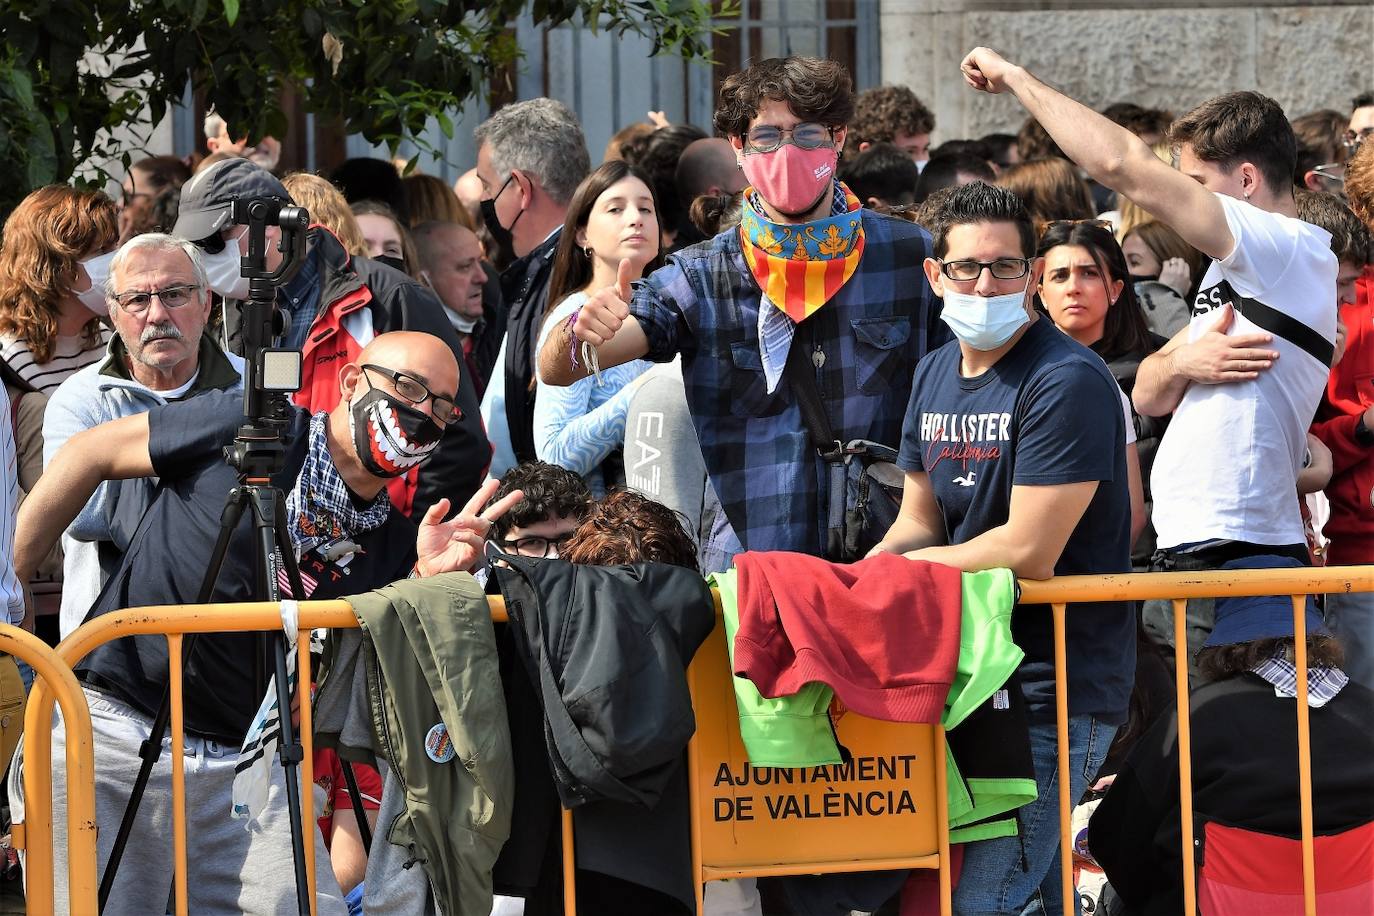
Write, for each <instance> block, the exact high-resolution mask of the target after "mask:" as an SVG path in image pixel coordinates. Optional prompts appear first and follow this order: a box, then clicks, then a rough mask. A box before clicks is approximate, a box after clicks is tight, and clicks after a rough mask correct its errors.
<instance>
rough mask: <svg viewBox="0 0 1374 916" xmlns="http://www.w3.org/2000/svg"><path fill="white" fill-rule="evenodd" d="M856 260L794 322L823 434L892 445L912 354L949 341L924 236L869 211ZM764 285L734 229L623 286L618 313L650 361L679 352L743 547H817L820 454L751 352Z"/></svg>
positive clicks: (711, 463)
mask: <svg viewBox="0 0 1374 916" xmlns="http://www.w3.org/2000/svg"><path fill="white" fill-rule="evenodd" d="M862 212H863V226H864V233H865V243H864V253H863V258H862V260H861V261H860V262H859V268H858V270H856V271H855V272H854V275H853V276H852V277H851V278H850V280H849V282H848V283H846V284H845V285H844V286H843V287H842V288H841V289H840V291H839V293H838V294H837V295H836V296H835V298H834V299H832V300H831V301H830V302H828V303H826V305H825V307H824V308H822V309H820V311H818V312H816V313H815V314H814V315H812V316H811V317H809V318H808V319H807V320H806V321H804V322H802V323H801V324H800V325H798V326H797V329H796V334H795V337H794V338H793V341H792V346H803V347H806V348H807V352H808V353H809V354H810V356H811V362H812V365H813V366H815V367H816V386H817V388H818V390H819V391H820V395H821V399H822V401H824V402H825V405H826V409H827V412H828V414H829V419H830V424H831V427H832V428H833V430H834V432H835V435H836V436H838V437H840V438H842V439H843V440H845V441H849V440H850V439H860V438H862V439H870V440H873V441H875V442H881V443H883V444H885V445H890V446H892V447H893V448H896V447H897V446H898V445H900V443H901V434H902V418H903V416H904V414H905V412H906V406H907V400H908V396H909V395H910V393H911V379H912V374H913V373H914V371H915V369H916V362H917V360H919V359H920V358H921V357H922V356H924V355H925V354H926V353H927V352H928V351H930V350H933V349H935V348H936V347H938V346H940V345H941V344H942V343H944V342H945V341H946V340H948V339H949V334H948V331H947V329H946V328H945V325H944V324H943V323H942V322H940V321H939V309H938V305H937V303H938V300H937V299H936V298H935V296H934V294H933V293H932V292H931V290H930V284H929V283H928V282H927V281H926V278H925V274H924V272H923V270H922V266H921V264H922V261H923V260H924V259H925V258H927V257H929V256H930V253H931V248H930V236H929V235H927V234H926V232H925V230H923V229H921V228H920V227H918V226H916V225H914V224H912V223H908V222H904V221H902V220H898V219H895V218H892V217H887V216H882V215H880V214H876V213H873V212H872V211H870V210H864V211H862ZM761 299H762V293H761V291H760V289H759V286H758V284H757V283H756V282H755V281H754V278H753V275H752V274H750V272H749V267H748V265H747V264H746V263H745V261H744V255H743V253H742V252H741V249H740V237H739V232H738V230H733V229H732V230H730V231H728V232H723V233H721V234H720V235H717V236H716V237H715V238H713V239H710V240H708V241H705V242H702V243H701V244H699V245H694V246H692V247H690V248H686V249H684V250H682V251H680V252H677V253H676V254H675V255H673V256H671V257H670V258H669V259H668V263H667V264H666V265H665V266H664V267H662V268H661V269H659V270H657V271H655V272H654V273H653V274H652V275H651V276H649V277H648V278H647V279H645V280H642V281H640V282H638V283H636V284H635V292H634V296H633V301H632V302H631V303H630V313H631V314H632V315H634V316H635V318H636V319H637V320H638V321H639V324H640V326H641V327H642V328H643V329H644V333H645V335H646V336H647V337H648V340H649V354H648V356H649V358H650V359H652V360H655V361H656V362H667V361H668V360H670V359H672V358H673V356H674V355H675V354H677V353H679V352H680V353H681V354H682V375H683V381H684V383H685V385H686V392H687V403H688V406H689V408H690V410H691V413H692V422H693V425H695V427H696V431H697V438H698V440H699V441H700V442H701V451H702V455H703V457H704V458H705V461H706V471H707V474H708V475H709V476H710V478H711V483H712V484H713V485H714V487H715V489H716V494H717V495H718V496H719V497H720V502H721V507H722V508H723V509H724V511H725V515H726V517H727V518H728V519H729V521H730V524H731V526H732V527H733V528H734V530H735V533H736V534H737V535H738V536H739V539H740V543H741V544H742V545H743V547H744V549H745V550H792V551H798V552H802V553H809V554H820V553H821V550H822V546H823V544H824V543H825V537H824V530H825V522H824V515H823V513H824V507H823V506H822V504H821V501H820V496H819V494H820V493H821V492H822V487H823V482H824V479H825V467H824V463H823V462H822V461H821V460H820V458H819V457H818V456H817V455H816V453H815V450H814V449H813V448H812V447H811V445H810V442H809V440H808V437H807V433H806V429H805V427H804V426H803V424H802V419H801V412H800V410H799V409H798V407H797V404H796V401H795V400H794V398H793V397H792V393H791V391H790V389H789V386H788V385H787V384H786V383H785V382H783V383H781V384H779V385H778V387H777V389H776V390H775V391H774V392H773V393H772V394H769V393H768V391H767V388H766V386H765V383H764V371H763V362H762V358H761V357H760V354H759V339H758V325H759V322H758V315H759V303H760V300H761Z"/></svg>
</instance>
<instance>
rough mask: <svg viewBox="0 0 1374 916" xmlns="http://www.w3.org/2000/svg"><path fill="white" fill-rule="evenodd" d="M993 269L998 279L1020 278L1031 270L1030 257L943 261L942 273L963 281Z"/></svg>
mask: <svg viewBox="0 0 1374 916" xmlns="http://www.w3.org/2000/svg"><path fill="white" fill-rule="evenodd" d="M984 268H986V269H988V270H990V271H992V275H993V277H995V278H997V279H998V280H1019V279H1021V278H1022V277H1024V276H1025V275H1026V274H1027V272H1029V271H1030V260H1029V259H1028V258H998V259H997V260H995V261H974V260H961V261H941V262H940V273H942V274H944V275H945V276H946V277H949V278H950V279H951V280H955V281H958V282H961V283H967V282H968V281H970V280H977V279H978V278H979V277H980V276H982V274H983V269H984Z"/></svg>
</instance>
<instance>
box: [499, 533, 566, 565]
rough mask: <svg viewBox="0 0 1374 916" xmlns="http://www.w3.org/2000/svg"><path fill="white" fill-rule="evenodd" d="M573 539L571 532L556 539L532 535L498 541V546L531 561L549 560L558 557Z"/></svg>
mask: <svg viewBox="0 0 1374 916" xmlns="http://www.w3.org/2000/svg"><path fill="white" fill-rule="evenodd" d="M572 537H573V532H571V531H569V532H568V533H567V534H560V535H559V536H558V537H555V538H548V537H543V536H542V535H538V534H531V535H529V536H528V537H523V538H512V539H510V540H505V541H497V542H496V544H497V546H499V547H500V548H501V549H502V550H505V551H506V552H507V553H510V552H515V553H517V554H519V555H520V556H522V557H530V558H531V559H547V558H549V557H550V556H554V557H556V556H558V553H559V551H560V550H561V549H562V548H563V545H564V544H567V543H568V542H569V541H571V540H572ZM550 551H552V553H550Z"/></svg>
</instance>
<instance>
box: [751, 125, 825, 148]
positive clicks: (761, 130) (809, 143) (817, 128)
mask: <svg viewBox="0 0 1374 916" xmlns="http://www.w3.org/2000/svg"><path fill="white" fill-rule="evenodd" d="M783 134H787V135H788V136H790V137H791V138H792V140H791V142H792V144H793V145H794V146H798V147H800V148H801V149H818V148H820V147H822V146H825V145H826V144H829V143H833V142H834V140H835V129H834V128H833V127H826V126H825V125H824V124H815V123H812V122H810V121H808V122H806V123H805V124H798V125H797V126H796V127H794V128H792V129H791V130H784V129H782V128H780V127H774V126H773V125H771V124H760V125H759V126H758V127H755V128H754V129H753V130H751V131H749V133H748V135H746V137H745V141H746V143H745V145H746V147H747V148H748V149H749V150H751V151H752V152H755V153H771V152H773V150H775V149H777V148H778V147H780V146H782V144H783V139H782V137H783Z"/></svg>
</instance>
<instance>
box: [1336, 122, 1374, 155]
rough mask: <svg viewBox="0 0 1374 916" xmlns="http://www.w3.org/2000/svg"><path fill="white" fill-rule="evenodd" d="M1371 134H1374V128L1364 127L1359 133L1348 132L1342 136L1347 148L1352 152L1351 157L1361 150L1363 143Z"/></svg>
mask: <svg viewBox="0 0 1374 916" xmlns="http://www.w3.org/2000/svg"><path fill="white" fill-rule="evenodd" d="M1370 134H1374V127H1362V128H1360V130H1359V131H1358V132H1357V131H1353V130H1347V131H1346V132H1345V133H1344V134H1343V135H1342V136H1341V140H1342V141H1343V142H1344V143H1345V148H1346V149H1348V150H1350V155H1352V156H1353V155H1355V150H1357V149H1359V148H1360V144H1361V143H1363V142H1364V141H1365V140H1366V139H1367V138H1368V137H1369V135H1370Z"/></svg>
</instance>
